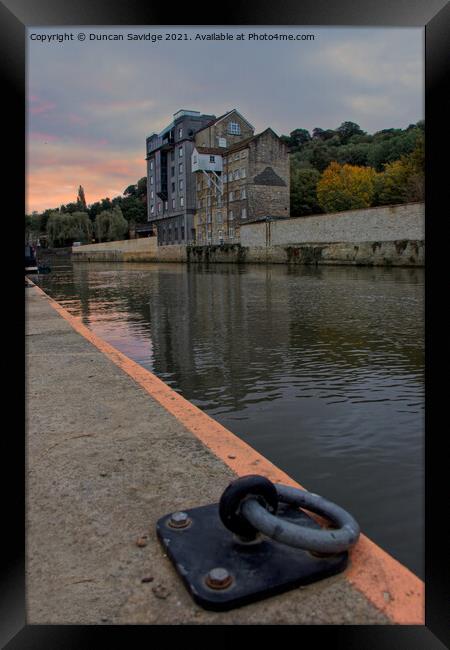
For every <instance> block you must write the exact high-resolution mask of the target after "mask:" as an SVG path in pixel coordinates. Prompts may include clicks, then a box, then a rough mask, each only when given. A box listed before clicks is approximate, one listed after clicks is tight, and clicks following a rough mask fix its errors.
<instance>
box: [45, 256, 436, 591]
mask: <svg viewBox="0 0 450 650" xmlns="http://www.w3.org/2000/svg"><path fill="white" fill-rule="evenodd" d="M37 283H38V284H39V285H40V286H41V287H42V288H43V289H44V290H45V291H46V292H48V293H49V294H50V295H51V296H52V297H53V298H55V299H56V300H57V301H58V302H59V303H61V304H62V305H63V306H64V307H66V309H68V310H69V311H70V312H71V313H73V314H75V315H77V316H81V318H82V320H83V322H84V323H85V324H86V325H87V326H88V327H89V328H91V329H92V330H93V331H94V332H96V333H97V334H99V335H100V336H101V337H102V338H104V339H105V340H107V341H108V342H109V343H111V344H112V345H114V346H116V347H117V348H118V349H120V350H121V351H122V352H124V353H125V354H126V355H128V356H130V357H131V358H133V359H134V360H135V361H137V362H139V363H140V364H142V365H143V366H145V367H146V368H148V369H149V370H151V371H152V372H154V373H155V374H156V375H158V376H159V377H160V378H161V379H163V380H164V381H165V382H167V383H168V384H169V385H170V386H171V387H172V388H174V389H175V390H177V391H178V392H180V393H181V394H182V395H183V396H184V397H186V398H187V399H189V400H190V401H192V402H193V403H194V404H196V405H197V406H199V407H200V408H201V409H203V410H204V411H206V412H207V413H208V414H209V415H211V416H212V417H214V418H215V419H217V420H218V421H219V422H221V423H222V424H223V425H225V426H226V427H227V428H229V429H230V430H231V431H233V432H234V433H236V434H237V435H238V436H239V437H241V438H242V439H244V440H245V441H246V442H248V443H249V444H250V445H251V446H252V447H254V448H255V449H257V450H258V451H259V452H261V453H262V454H263V455H264V456H266V457H267V458H269V459H270V460H271V461H272V462H273V463H274V464H276V465H278V466H279V467H280V468H281V469H283V470H284V471H285V472H287V473H288V474H289V475H290V476H292V477H293V478H294V479H296V480H297V481H298V482H299V483H301V484H302V485H303V486H304V487H305V488H307V489H309V490H311V491H313V492H316V493H319V494H321V495H322V496H324V497H326V498H328V499H331V500H333V501H336V502H337V503H339V504H340V505H342V506H343V507H344V508H347V509H348V510H349V511H350V512H351V513H352V514H353V515H354V516H355V517H356V519H357V520H358V521H359V523H360V524H361V527H362V529H363V532H364V533H365V534H366V535H368V536H369V537H370V538H371V539H372V540H373V541H375V542H376V543H377V544H379V545H380V546H382V547H383V548H384V549H385V550H387V551H388V552H389V553H390V554H391V555H393V556H394V557H396V558H397V559H398V560H399V561H400V562H402V563H403V564H405V565H406V566H408V567H409V568H410V569H411V570H412V571H414V572H415V573H416V574H417V575H418V576H420V577H422V578H423V577H424V568H423V567H424V561H423V548H424V544H423V524H424V521H423V520H424V516H423V491H424V480H423V473H424V317H423V309H424V272H423V269H415V268H404V269H402V268H363V267H351V266H347V267H344V266H336V267H330V266H329V267H324V266H321V267H310V266H306V267H305V266H303V267H302V266H299V267H295V268H288V267H286V266H283V265H272V266H256V265H255V266H252V265H243V266H237V265H225V264H217V265H210V266H196V265H192V266H186V265H182V264H179V265H178V264H103V263H101V264H100V263H95V264H88V263H75V264H73V265H71V264H67V262H66V265H64V263H63V264H61V265H60V266H53V270H52V273H51V274H49V275H41V276H39V277H38V279H37ZM224 487H225V486H224Z"/></svg>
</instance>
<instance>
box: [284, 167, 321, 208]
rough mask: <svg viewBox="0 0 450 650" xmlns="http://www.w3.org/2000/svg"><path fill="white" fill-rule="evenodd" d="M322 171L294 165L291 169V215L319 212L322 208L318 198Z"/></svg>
mask: <svg viewBox="0 0 450 650" xmlns="http://www.w3.org/2000/svg"><path fill="white" fill-rule="evenodd" d="M319 179H320V172H318V171H317V169H313V168H311V167H310V168H301V167H293V168H292V171H291V215H292V216H295V217H299V216H302V215H306V214H317V213H320V212H322V209H321V207H320V205H319V202H318V200H317V191H316V187H317V183H318V181H319Z"/></svg>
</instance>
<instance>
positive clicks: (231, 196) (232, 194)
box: [228, 192, 234, 201]
mask: <svg viewBox="0 0 450 650" xmlns="http://www.w3.org/2000/svg"><path fill="white" fill-rule="evenodd" d="M228 200H229V201H234V192H228Z"/></svg>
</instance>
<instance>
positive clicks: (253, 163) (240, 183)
mask: <svg viewBox="0 0 450 650" xmlns="http://www.w3.org/2000/svg"><path fill="white" fill-rule="evenodd" d="M191 167H192V171H193V173H194V174H195V175H196V179H197V181H196V189H197V204H196V212H195V215H194V228H195V235H196V244H199V245H207V244H222V243H237V242H239V239H240V226H241V223H248V222H249V221H254V220H257V219H261V218H264V217H288V216H289V191H290V187H289V154H288V149H287V146H286V145H285V144H284V143H283V142H282V141H281V139H280V138H279V137H278V136H277V134H276V133H275V132H274V131H273V130H272V129H271V128H268V129H266V130H265V131H263V132H262V133H259V134H256V135H255V134H254V128H253V127H252V126H251V125H250V124H249V123H248V122H247V121H246V120H245V119H244V118H243V117H242V116H241V115H240V114H239V113H238V112H237V111H236V110H233V111H230V112H229V113H226V114H225V116H222V117H221V118H218V119H217V121H216V122H215V123H214V124H210V125H208V126H207V127H205V128H204V129H201V130H200V131H198V132H197V133H196V135H195V147H194V150H193V152H192V165H191Z"/></svg>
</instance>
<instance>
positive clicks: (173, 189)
mask: <svg viewBox="0 0 450 650" xmlns="http://www.w3.org/2000/svg"><path fill="white" fill-rule="evenodd" d="M172 194H175V183H172Z"/></svg>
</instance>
